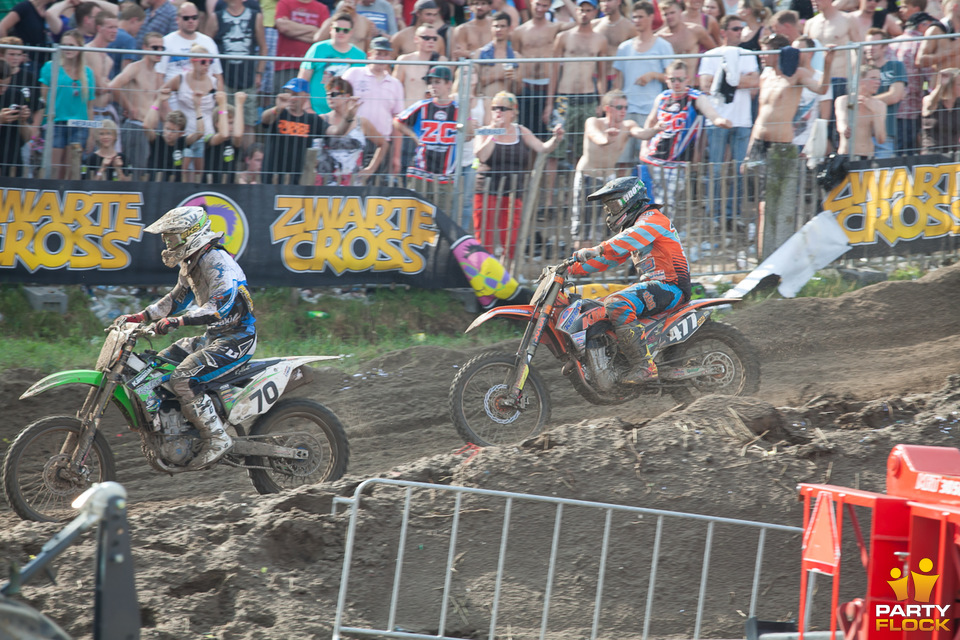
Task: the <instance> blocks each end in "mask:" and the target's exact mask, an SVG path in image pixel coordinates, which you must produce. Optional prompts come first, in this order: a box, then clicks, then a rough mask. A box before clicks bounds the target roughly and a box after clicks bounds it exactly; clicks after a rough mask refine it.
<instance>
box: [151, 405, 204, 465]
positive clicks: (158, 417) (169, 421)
mask: <svg viewBox="0 0 960 640" xmlns="http://www.w3.org/2000/svg"><path fill="white" fill-rule="evenodd" d="M153 427H154V431H157V432H159V433H158V438H157V440H159V442H160V446H159V453H160V457H161V458H162V459H163V460H164V461H166V462H168V463H170V464H183V463H185V462H187V461H188V460H190V459H191V458H192V457H193V444H194V443H195V442H196V437H197V436H198V435H199V434H198V433H197V430H196V429H195V428H194V427H193V425H192V424H190V421H189V420H187V419H186V418H184V417H183V414H182V413H181V412H180V404H179V403H178V402H175V401H172V400H164V401H163V402H161V403H160V408H159V410H157V413H156V414H155V415H154V417H153Z"/></svg>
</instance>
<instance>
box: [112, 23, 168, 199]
mask: <svg viewBox="0 0 960 640" xmlns="http://www.w3.org/2000/svg"><path fill="white" fill-rule="evenodd" d="M143 42H144V46H143V49H144V51H145V53H144V55H143V57H142V58H140V59H139V60H137V61H136V62H134V63H132V64H130V65H128V66H127V67H126V68H125V69H124V70H123V71H121V72H120V74H119V75H118V76H117V77H116V78H114V79H113V80H111V81H110V84H109V85H108V87H109V89H110V90H111V91H112V92H113V95H114V97H115V98H116V100H117V102H118V103H119V104H120V106H121V110H122V111H123V113H125V114H126V117H125V118H124V120H123V123H122V126H121V128H120V144H121V146H122V147H123V155H124V157H125V158H126V160H127V166H129V167H130V170H131V173H132V174H133V179H134V180H136V179H138V177H139V174H140V172H142V171H144V170H146V168H147V158H148V156H149V151H150V147H149V144H148V143H147V137H146V133H145V131H144V128H143V120H144V118H145V117H146V115H147V111H149V110H150V105H152V104H153V103H154V101H155V100H156V99H157V95H158V94H159V93H160V89H161V88H162V87H163V74H162V73H160V72H158V71H157V70H156V67H157V65H158V64H159V63H160V60H161V58H162V56H160V55H159V54H160V52H161V51H163V36H162V35H160V34H159V33H156V32H153V33H147V34H145V35H144V38H143ZM163 104H164V105H165V103H163ZM165 115H166V113H162V114H160V116H161V117H162V116H165Z"/></svg>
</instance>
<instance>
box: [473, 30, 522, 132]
mask: <svg viewBox="0 0 960 640" xmlns="http://www.w3.org/2000/svg"><path fill="white" fill-rule="evenodd" d="M490 20H491V22H490V29H491V33H492V34H493V40H491V41H490V42H488V43H487V44H485V45H483V46H482V47H480V48H479V49H478V50H476V51H474V52H473V56H472V57H473V58H474V59H476V60H481V59H484V58H487V59H492V60H502V59H506V58H516V57H517V54H516V52H515V51H514V50H513V45H511V44H510V24H511V23H510V15H509V14H508V13H505V12H501V13H495V14H493V17H492V18H491V19H490ZM519 66H520V65H519V64H518V63H516V62H514V63H509V62H504V63H502V64H501V63H495V64H494V63H490V62H486V63H484V62H481V63H480V64H478V65H477V66H476V67H474V68H475V69H476V73H477V75H478V76H479V80H478V81H477V89H476V91H477V93H476V95H477V96H478V97H481V98H489V99H488V100H485V101H484V104H485V114H484V118H483V121H484V122H489V121H490V104H491V103H492V102H493V100H492V98H493V96H495V95H497V94H498V93H500V92H501V91H507V92H509V93H514V94H515V93H517V85H518V84H519V80H520V72H519V69H518V67H519Z"/></svg>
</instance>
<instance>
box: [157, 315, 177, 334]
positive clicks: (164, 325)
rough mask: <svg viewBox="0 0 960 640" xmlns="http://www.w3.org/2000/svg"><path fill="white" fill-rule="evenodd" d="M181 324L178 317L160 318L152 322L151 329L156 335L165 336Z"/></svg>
mask: <svg viewBox="0 0 960 640" xmlns="http://www.w3.org/2000/svg"><path fill="white" fill-rule="evenodd" d="M182 324H183V321H182V320H181V319H180V318H160V319H159V320H157V321H156V322H154V323H153V331H154V333H156V334H157V335H160V336H165V335H167V334H168V333H170V332H171V331H173V330H174V329H178V328H179V327H180V326H181V325H182Z"/></svg>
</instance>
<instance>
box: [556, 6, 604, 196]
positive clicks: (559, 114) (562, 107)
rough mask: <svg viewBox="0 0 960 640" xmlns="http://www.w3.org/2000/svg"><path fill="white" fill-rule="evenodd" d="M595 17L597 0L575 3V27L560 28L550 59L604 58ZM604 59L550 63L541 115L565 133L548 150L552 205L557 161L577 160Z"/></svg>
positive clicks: (595, 101) (595, 102)
mask: <svg viewBox="0 0 960 640" xmlns="http://www.w3.org/2000/svg"><path fill="white" fill-rule="evenodd" d="M596 17H597V0H580V3H579V4H578V5H577V27H576V28H575V29H570V30H568V31H562V32H561V33H560V34H559V35H557V39H556V40H555V41H554V43H553V53H552V54H551V57H553V58H605V57H606V56H607V51H608V45H607V39H606V38H604V37H603V36H602V35H600V34H599V33H595V32H594V30H593V24H592V22H593V19H594V18H596ZM606 70H607V63H606V61H605V60H594V61H589V62H567V63H564V64H563V65H561V64H560V63H558V62H554V63H551V64H550V84H549V85H547V86H548V88H547V95H548V96H555V98H554V100H553V102H552V103H551V102H550V101H549V100H548V101H547V102H546V104H545V105H544V107H543V115H542V118H543V120H544V122H545V123H546V124H547V125H548V126H550V127H552V126H554V125H555V124H558V123H559V124H562V125H563V128H564V129H565V130H566V132H567V135H565V136H564V137H563V141H562V142H561V143H560V144H559V145H557V147H556V148H555V149H554V150H553V151H552V152H551V153H550V156H549V158H548V160H547V184H546V188H547V202H546V206H547V208H548V209H549V208H550V207H551V206H552V197H553V185H554V180H556V176H557V162H558V161H559V160H561V159H564V158H567V155H568V154H570V155H571V157H570V158H569V161H570V162H574V161H576V160H577V159H578V158H579V157H580V155H581V153H582V150H583V142H582V140H581V138H582V133H583V124H584V122H586V120H587V118H589V117H590V116H593V115H596V112H597V103H598V102H599V100H598V96H599V94H600V93H601V91H600V86H601V84H602V83H603V80H602V79H603V78H606V77H607V75H606Z"/></svg>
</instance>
